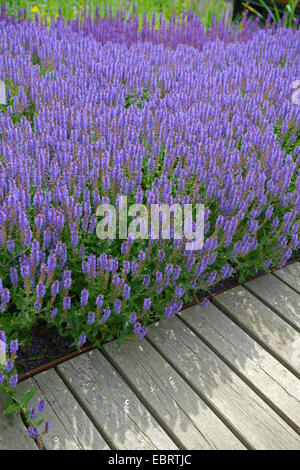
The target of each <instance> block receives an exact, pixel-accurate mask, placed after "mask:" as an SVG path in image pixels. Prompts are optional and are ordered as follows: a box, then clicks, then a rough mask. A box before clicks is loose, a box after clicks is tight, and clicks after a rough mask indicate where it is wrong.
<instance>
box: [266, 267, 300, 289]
mask: <svg viewBox="0 0 300 470" xmlns="http://www.w3.org/2000/svg"><path fill="white" fill-rule="evenodd" d="M272 274H273V276H276V277H277V278H278V279H280V280H281V281H283V282H285V284H287V285H288V286H290V287H292V289H294V290H295V291H296V292H298V294H300V263H294V264H291V265H290V266H286V267H285V268H282V269H279V270H278V271H274V272H273V273H272Z"/></svg>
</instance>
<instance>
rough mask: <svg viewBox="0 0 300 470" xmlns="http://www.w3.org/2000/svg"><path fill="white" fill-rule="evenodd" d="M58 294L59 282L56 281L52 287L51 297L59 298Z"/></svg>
mask: <svg viewBox="0 0 300 470" xmlns="http://www.w3.org/2000/svg"><path fill="white" fill-rule="evenodd" d="M58 292H59V281H54V282H52V285H51V296H52V297H55V296H57V294H58Z"/></svg>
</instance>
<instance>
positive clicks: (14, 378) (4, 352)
mask: <svg viewBox="0 0 300 470" xmlns="http://www.w3.org/2000/svg"><path fill="white" fill-rule="evenodd" d="M18 348H19V346H18V340H11V341H10V343H9V345H8V344H7V339H6V335H5V332H4V331H3V330H1V331H0V388H1V387H2V388H3V389H4V387H5V388H7V387H8V388H12V387H15V386H16V385H17V383H18V374H17V373H16V369H15V364H14V362H15V358H16V355H17V352H18Z"/></svg>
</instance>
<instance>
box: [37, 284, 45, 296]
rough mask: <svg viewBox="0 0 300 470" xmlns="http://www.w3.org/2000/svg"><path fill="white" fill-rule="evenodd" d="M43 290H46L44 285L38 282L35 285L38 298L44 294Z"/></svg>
mask: <svg viewBox="0 0 300 470" xmlns="http://www.w3.org/2000/svg"><path fill="white" fill-rule="evenodd" d="M45 292H46V289H45V285H44V284H42V283H41V282H39V283H38V285H37V286H36V295H37V297H38V299H41V298H43V297H44V296H45Z"/></svg>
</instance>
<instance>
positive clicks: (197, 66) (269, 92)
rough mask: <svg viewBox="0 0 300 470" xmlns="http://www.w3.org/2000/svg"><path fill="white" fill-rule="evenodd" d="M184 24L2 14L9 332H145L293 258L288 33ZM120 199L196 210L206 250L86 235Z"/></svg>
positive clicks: (294, 68)
mask: <svg viewBox="0 0 300 470" xmlns="http://www.w3.org/2000/svg"><path fill="white" fill-rule="evenodd" d="M197 21H198V20H197V19H196V17H193V16H192V15H187V17H185V18H184V19H183V20H182V19H181V20H180V21H179V20H175V19H174V20H172V21H171V22H170V23H169V24H168V25H161V29H160V30H159V31H157V30H155V29H154V28H153V27H151V26H150V25H147V24H146V23H145V24H144V25H143V28H142V29H141V30H140V31H139V30H138V28H137V25H136V24H135V23H134V19H132V20H131V21H129V22H125V21H124V20H122V18H115V19H112V18H110V19H103V20H101V19H100V18H97V19H96V21H94V22H93V21H92V20H91V19H90V18H86V19H85V20H84V21H83V22H79V21H73V22H68V24H64V22H63V20H62V19H60V18H58V19H57V21H56V22H53V23H51V24H50V26H49V27H47V26H46V25H43V24H42V25H39V24H37V23H30V22H27V21H25V20H22V19H19V20H9V19H8V18H7V17H6V16H5V14H4V12H3V14H2V17H1V20H0V34H1V38H2V40H1V43H0V80H3V81H4V82H5V85H6V93H7V104H6V105H2V107H1V110H2V112H1V113H0V181H1V184H0V278H1V282H0V308H1V316H0V327H1V325H2V323H1V322H2V321H3V322H5V331H6V334H7V335H8V336H9V337H10V336H11V335H12V334H13V332H16V331H17V332H18V334H19V335H20V337H19V340H20V341H21V339H20V338H21V337H22V340H23V339H26V334H28V331H29V330H30V328H31V327H32V325H33V324H34V323H35V321H36V319H37V318H38V317H40V318H43V319H45V320H47V321H48V322H49V323H50V324H54V325H56V326H57V327H58V328H59V331H60V332H61V334H71V335H72V336H73V338H74V344H76V345H77V346H78V347H81V346H82V345H84V344H85V343H86V341H87V340H88V341H90V342H93V343H95V344H101V343H102V342H103V341H108V340H110V339H112V338H115V337H118V338H119V339H120V340H124V339H129V338H131V337H132V336H134V337H135V336H137V337H138V338H142V337H144V336H145V334H146V331H147V328H146V325H147V323H148V322H149V321H153V320H157V319H158V318H168V317H170V316H171V315H174V314H176V313H177V312H179V311H180V309H181V308H182V305H183V303H184V302H187V301H188V300H189V299H190V296H191V294H192V293H193V292H196V291H197V290H199V289H205V290H207V289H209V288H210V287H211V286H213V285H214V284H216V283H217V282H221V281H224V280H225V279H227V278H229V277H230V276H231V275H232V274H233V273H234V272H237V271H238V272H239V273H240V276H241V277H240V279H243V278H244V277H245V276H246V275H248V274H253V273H254V272H255V271H257V270H259V269H266V268H268V267H269V266H270V265H276V266H282V265H283V264H284V263H285V262H286V261H287V260H288V259H290V258H291V256H292V255H293V253H295V251H296V250H297V249H299V243H300V242H299V218H300V173H299V164H300V152H299V146H297V143H298V142H297V132H298V129H299V117H300V109H299V107H297V106H295V105H293V104H292V103H291V101H290V96H291V89H290V83H291V77H294V78H297V77H298V76H299V72H300V61H299V48H298V44H299V39H300V38H299V31H298V30H297V29H285V28H282V27H279V28H277V29H274V27H270V28H266V29H263V30H261V29H258V28H257V26H256V24H255V23H252V22H247V21H246V20H245V21H244V23H243V24H242V27H239V28H237V27H233V26H231V25H225V24H224V22H220V23H218V24H215V25H213V26H212V27H211V28H210V29H209V30H208V31H207V32H204V30H203V29H201V28H200V26H199V25H198V23H197ZM112 25H114V27H112ZM121 196H127V197H128V200H129V202H131V203H138V204H144V205H145V206H147V207H149V208H150V206H151V205H152V204H159V203H163V204H166V205H168V206H171V205H172V204H179V205H181V206H182V205H184V204H203V205H204V206H205V214H204V219H205V243H204V246H203V247H202V248H201V249H200V250H197V251H187V250H185V241H184V239H182V240H180V239H173V238H171V239H170V240H166V239H163V238H162V237H160V238H158V239H156V238H151V237H150V238H147V239H140V240H133V239H132V238H131V236H130V234H129V235H128V237H127V239H125V240H119V239H113V240H99V239H98V237H97V234H96V225H97V216H96V211H97V207H98V206H99V204H101V203H102V204H107V203H109V204H113V205H115V206H117V204H118V201H119V200H120V197H121ZM149 212H150V211H149ZM117 216H118V214H117ZM9 319H11V323H10V322H9ZM3 324H4V323H3ZM10 325H11V326H10ZM8 367H10V366H8ZM6 369H7V367H6ZM32 432H33V431H32Z"/></svg>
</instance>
